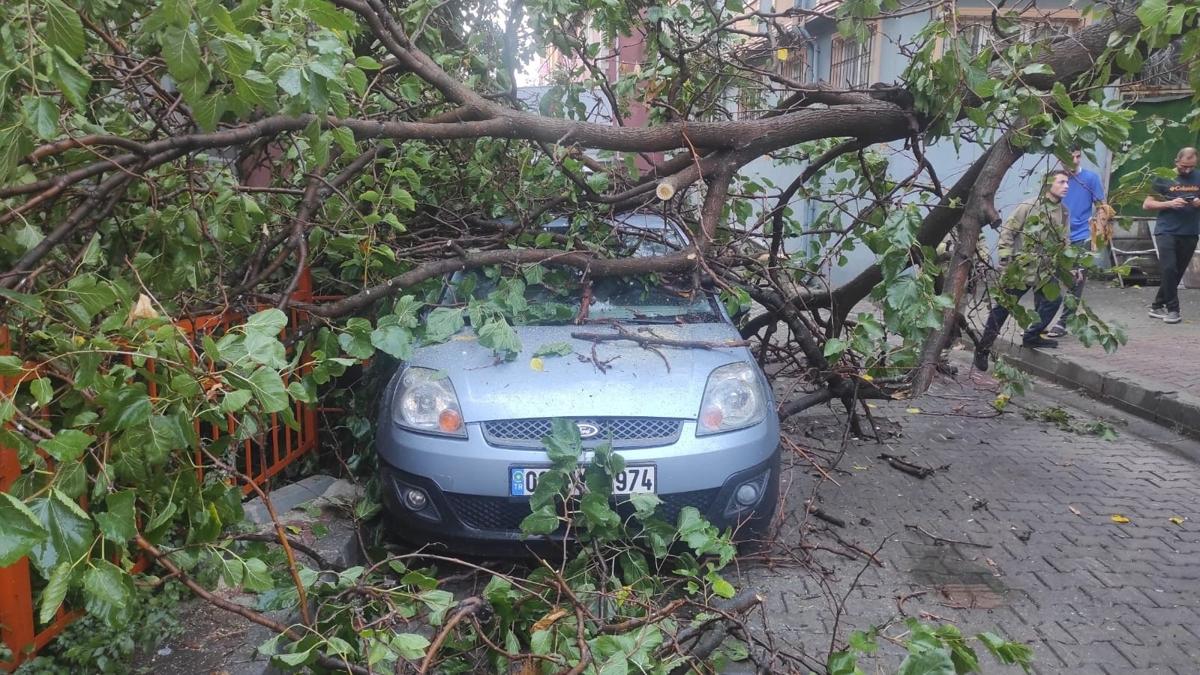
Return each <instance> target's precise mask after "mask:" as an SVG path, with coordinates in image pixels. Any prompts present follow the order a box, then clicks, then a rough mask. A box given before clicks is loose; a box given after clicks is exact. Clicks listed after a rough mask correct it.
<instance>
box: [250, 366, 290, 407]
mask: <svg viewBox="0 0 1200 675" xmlns="http://www.w3.org/2000/svg"><path fill="white" fill-rule="evenodd" d="M248 379H249V382H250V384H251V385H252V386H253V388H254V396H255V398H257V399H258V402H259V403H260V404H262V408H263V412H268V413H275V412H279V411H281V410H283V409H284V408H287V407H288V395H287V390H286V389H285V388H284V386H283V378H281V377H279V373H277V372H276V371H274V370H272V369H270V368H267V367H266V366H262V367H260V368H259V369H258V370H256V371H254V373H253V374H251V375H250V377H249V378H248Z"/></svg>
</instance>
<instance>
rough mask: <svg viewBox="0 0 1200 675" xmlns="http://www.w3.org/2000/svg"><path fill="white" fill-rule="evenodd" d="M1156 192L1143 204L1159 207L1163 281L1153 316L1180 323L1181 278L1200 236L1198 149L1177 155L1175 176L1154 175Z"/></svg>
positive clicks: (1157, 231)
mask: <svg viewBox="0 0 1200 675" xmlns="http://www.w3.org/2000/svg"><path fill="white" fill-rule="evenodd" d="M1153 185H1154V192H1155V194H1153V195H1150V196H1148V197H1146V199H1145V201H1143V202H1142V208H1143V209H1145V210H1147V211H1157V212H1158V220H1157V222H1155V224H1154V239H1155V243H1156V245H1157V248H1158V265H1159V268H1160V269H1161V270H1162V282H1161V283H1160V285H1159V287H1158V295H1156V296H1154V304H1153V305H1151V306H1150V318H1152V319H1162V320H1163V321H1164V322H1166V323H1179V322H1180V321H1182V320H1183V319H1182V317H1180V315H1179V280H1180V279H1182V278H1183V273H1184V271H1185V270H1187V266H1188V263H1190V262H1191V260H1192V254H1194V253H1195V252H1196V240H1197V237H1198V236H1200V175H1198V174H1197V173H1196V149H1195V148H1184V149H1182V150H1180V151H1179V154H1177V155H1175V177H1174V178H1171V179H1168V178H1156V179H1154V184H1153Z"/></svg>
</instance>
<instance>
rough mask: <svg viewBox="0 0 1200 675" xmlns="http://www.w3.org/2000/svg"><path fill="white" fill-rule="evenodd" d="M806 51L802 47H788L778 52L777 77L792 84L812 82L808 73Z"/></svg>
mask: <svg viewBox="0 0 1200 675" xmlns="http://www.w3.org/2000/svg"><path fill="white" fill-rule="evenodd" d="M807 51H808V50H807V49H806V48H805V47H804V46H803V45H801V46H797V47H789V48H786V49H780V50H779V56H782V57H783V58H781V59H778V61H777V63H778V64H779V75H780V76H781V77H785V78H787V79H789V80H791V81H793V82H809V81H811V80H812V78H811V77H809V72H808V59H807V58H806V56H807V53H806V52H807Z"/></svg>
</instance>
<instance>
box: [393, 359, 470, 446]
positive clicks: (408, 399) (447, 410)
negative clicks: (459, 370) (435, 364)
mask: <svg viewBox="0 0 1200 675" xmlns="http://www.w3.org/2000/svg"><path fill="white" fill-rule="evenodd" d="M392 420H393V421H395V422H396V424H399V425H400V426H402V427H405V428H407V429H412V430H413V431H423V432H425V433H430V434H443V435H446V436H461V437H465V436H466V435H467V428H466V426H465V425H464V424H463V416H462V410H461V409H459V407H458V396H457V395H455V393H454V385H452V384H450V378H448V377H446V376H445V374H444V373H441V372H439V371H436V370H431V369H429V368H405V369H404V373H403V375H401V376H400V384H399V386H397V387H396V393H395V394H394V395H393V396H392Z"/></svg>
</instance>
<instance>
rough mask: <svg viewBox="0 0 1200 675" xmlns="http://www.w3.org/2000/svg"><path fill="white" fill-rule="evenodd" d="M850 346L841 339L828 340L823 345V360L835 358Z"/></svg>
mask: <svg viewBox="0 0 1200 675" xmlns="http://www.w3.org/2000/svg"><path fill="white" fill-rule="evenodd" d="M849 346H850V343H849V342H847V341H845V340H843V339H842V338H830V339H829V341H828V342H826V343H825V358H827V359H831V358H837V357H839V356H841V355H842V353H843V352H845V351H846V349H847V348H848V347H849Z"/></svg>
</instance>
